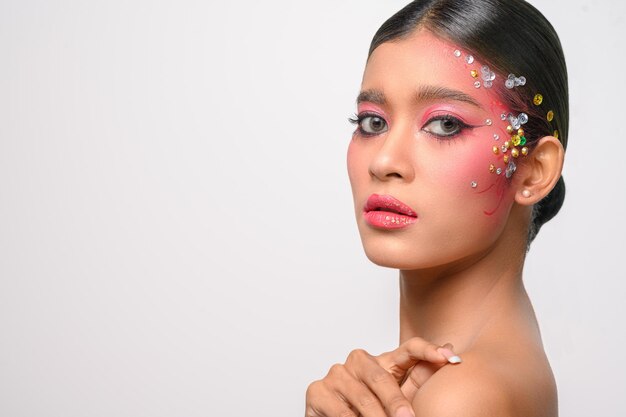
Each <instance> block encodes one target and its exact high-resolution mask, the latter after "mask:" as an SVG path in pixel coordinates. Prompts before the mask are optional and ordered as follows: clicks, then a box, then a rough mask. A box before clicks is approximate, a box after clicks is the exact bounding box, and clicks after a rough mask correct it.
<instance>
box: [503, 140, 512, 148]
mask: <svg viewBox="0 0 626 417" xmlns="http://www.w3.org/2000/svg"><path fill="white" fill-rule="evenodd" d="M504 147H505V149H509V148H510V147H511V142H509V141H508V140H507V141H506V142H504Z"/></svg>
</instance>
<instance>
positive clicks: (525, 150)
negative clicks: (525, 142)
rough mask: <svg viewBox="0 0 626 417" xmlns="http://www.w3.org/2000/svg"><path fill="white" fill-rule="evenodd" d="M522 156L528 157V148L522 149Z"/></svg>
mask: <svg viewBox="0 0 626 417" xmlns="http://www.w3.org/2000/svg"><path fill="white" fill-rule="evenodd" d="M522 155H524V156H526V155H528V148H527V147H526V146H524V147H523V148H522Z"/></svg>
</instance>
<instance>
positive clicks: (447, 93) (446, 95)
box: [356, 85, 483, 110]
mask: <svg viewBox="0 0 626 417" xmlns="http://www.w3.org/2000/svg"><path fill="white" fill-rule="evenodd" d="M416 99H417V101H418V102H419V101H432V100H446V101H460V102H463V103H468V104H471V105H472V106H475V107H478V108H479V109H481V110H482V109H483V107H482V106H481V105H480V103H479V102H478V101H476V99H475V98H474V97H472V96H470V95H469V94H466V93H464V92H462V91H459V90H453V89H451V88H447V87H440V86H433V85H427V86H423V87H421V88H420V89H419V90H418V91H417V94H416ZM356 102H357V104H360V103H363V102H370V103H374V104H378V105H381V106H383V105H385V104H386V103H387V99H386V97H385V93H383V92H382V91H381V90H378V89H371V90H364V91H361V92H360V93H359V95H358V97H357V99H356Z"/></svg>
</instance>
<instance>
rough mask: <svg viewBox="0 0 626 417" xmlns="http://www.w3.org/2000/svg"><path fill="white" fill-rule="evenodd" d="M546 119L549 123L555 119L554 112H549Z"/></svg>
mask: <svg viewBox="0 0 626 417" xmlns="http://www.w3.org/2000/svg"><path fill="white" fill-rule="evenodd" d="M546 119H548V121H549V122H551V121H552V120H553V119H554V112H553V111H552V110H550V111H549V112H548V114H547V115H546Z"/></svg>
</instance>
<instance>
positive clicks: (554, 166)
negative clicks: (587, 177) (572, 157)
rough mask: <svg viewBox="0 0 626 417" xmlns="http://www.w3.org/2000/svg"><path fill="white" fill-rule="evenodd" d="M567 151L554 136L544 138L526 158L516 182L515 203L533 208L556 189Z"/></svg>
mask: <svg viewBox="0 0 626 417" xmlns="http://www.w3.org/2000/svg"><path fill="white" fill-rule="evenodd" d="M564 156H565V150H564V149H563V145H562V144H561V142H559V140H558V139H557V138H555V137H554V136H544V137H543V138H541V139H540V140H539V141H538V142H537V144H536V145H535V146H534V149H533V150H532V151H531V152H530V153H529V154H528V156H526V158H524V159H525V161H524V164H523V169H520V170H518V171H517V172H516V175H518V174H520V175H519V176H518V177H517V178H516V181H515V184H516V188H517V190H516V192H515V202H516V203H518V204H521V205H524V206H531V205H533V204H535V203H537V202H539V201H540V200H541V199H543V198H544V197H545V196H547V195H548V193H549V192H550V191H551V190H552V189H553V188H554V186H555V185H556V183H557V181H558V180H559V178H560V177H561V171H562V170H563V158H564Z"/></svg>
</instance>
